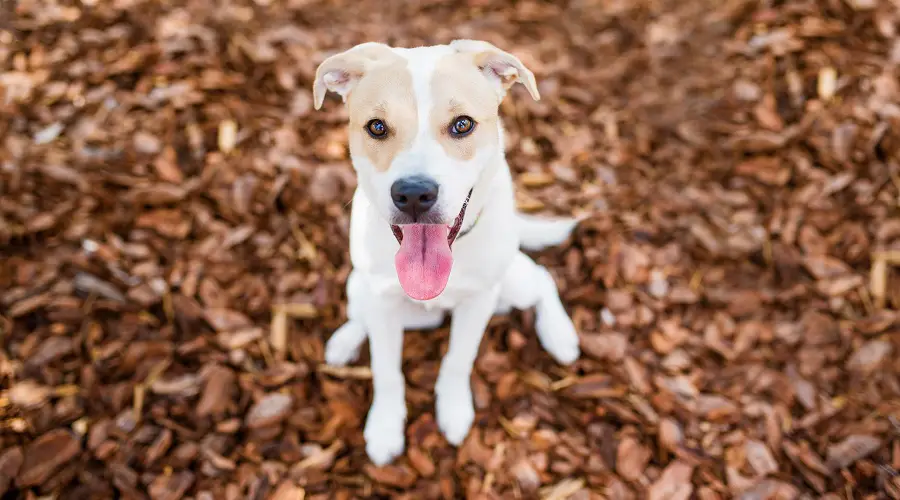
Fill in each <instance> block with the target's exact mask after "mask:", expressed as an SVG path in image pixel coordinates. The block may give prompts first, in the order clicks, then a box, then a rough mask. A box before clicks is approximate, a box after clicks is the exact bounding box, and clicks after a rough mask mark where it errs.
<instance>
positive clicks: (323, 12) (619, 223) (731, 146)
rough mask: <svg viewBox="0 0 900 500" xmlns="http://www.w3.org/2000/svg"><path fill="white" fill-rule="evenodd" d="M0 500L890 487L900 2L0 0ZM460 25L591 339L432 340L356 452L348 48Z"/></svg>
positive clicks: (770, 492) (899, 399)
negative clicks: (441, 378)
mask: <svg viewBox="0 0 900 500" xmlns="http://www.w3.org/2000/svg"><path fill="white" fill-rule="evenodd" d="M0 4H2V6H3V8H4V9H5V11H4V12H6V15H5V16H4V17H3V18H0V20H3V21H4V25H3V28H2V29H3V31H0V41H2V45H0V94H2V96H3V99H2V100H0V112H2V119H0V139H2V140H0V245H2V246H0V252H2V260H0V335H2V345H3V350H2V352H0V384H2V385H0V449H2V452H0V498H2V499H4V500H7V499H19V498H28V499H37V498H48V499H80V498H92V499H104V498H110V499H112V498H149V499H153V500H163V499H165V500H178V499H196V500H212V499H228V500H232V499H243V498H250V499H264V498H274V499H277V500H288V499H300V498H308V499H313V498H315V499H325V498H335V499H350V498H388V497H389V496H394V497H396V498H409V499H421V498H483V499H488V498H498V499H499V498H503V499H507V498H545V499H558V500H559V499H564V498H570V499H593V498H609V499H614V500H615V499H641V498H649V499H653V500H663V499H665V500H680V499H688V498H697V499H701V500H713V499H725V498H742V499H795V498H796V499H800V498H808V499H812V498H824V499H829V500H833V499H855V500H858V499H887V498H893V499H897V498H900V478H898V470H900V420H898V418H900V360H898V354H900V338H898V332H900V314H898V313H897V312H896V308H897V306H900V273H898V272H897V271H896V270H895V268H894V265H895V264H897V263H900V211H898V203H900V162H898V155H897V152H898V147H900V133H898V130H897V126H898V125H900V83H898V79H897V77H898V74H900V72H898V68H897V65H898V63H900V38H898V28H900V23H898V21H900V11H898V8H900V6H898V5H897V3H896V2H891V1H887V0H885V1H877V0H818V1H817V0H806V1H792V2H785V1H751V0H633V1H626V0H611V1H600V0H568V1H564V2H539V1H537V0H523V1H516V2H488V1H486V0H460V1H456V2H453V1H445V0H429V1H426V2H422V1H418V2H413V1H409V2H407V1H399V0H390V1H382V2H374V1H370V0H363V1H356V2H350V1H346V0H331V1H324V0H322V1H317V0H283V1H276V0H256V2H255V3H253V2H251V1H249V0H231V1H228V2H216V3H213V2H208V1H207V0H179V1H161V2H149V1H139V0H116V1H96V0H92V1H87V0H83V1H81V2H74V1H73V2H60V3H56V2H54V1H53V0H46V1H36V0H35V1H31V0H20V1H19V2H18V6H16V5H14V4H13V2H11V1H9V0H7V1H6V2H0ZM458 37H468V38H480V39H484V40H488V41H491V42H493V43H495V44H497V45H498V46H500V47H502V48H504V49H507V50H510V51H512V52H514V53H515V54H517V55H519V56H520V57H521V58H522V60H523V61H524V62H525V64H526V65H528V66H529V67H530V68H531V69H532V70H533V71H534V72H535V74H536V76H537V79H538V81H539V86H540V92H541V95H542V97H543V99H542V100H541V101H540V102H533V101H531V99H530V98H529V97H528V96H527V94H526V93H525V92H524V91H523V90H522V89H521V88H517V89H516V90H515V91H514V92H513V94H512V95H511V96H510V97H509V98H508V99H507V100H506V102H505V103H504V104H503V113H504V120H505V122H506V125H507V127H508V129H509V141H508V150H509V151H508V157H509V161H510V164H511V166H512V168H513V169H514V170H515V172H516V182H517V184H518V188H519V192H518V196H519V200H518V201H519V204H520V206H521V207H522V209H523V210H526V211H529V212H535V213H544V214H584V213H589V214H593V215H592V216H591V218H590V219H589V220H587V221H586V222H585V223H584V224H583V225H582V226H581V227H580V228H579V229H578V230H577V231H576V234H575V235H574V236H573V238H572V239H571V241H569V242H567V243H566V244H565V245H562V246H560V247H558V248H552V249H548V250H546V251H543V252H541V253H539V254H535V258H536V259H537V260H539V261H540V262H541V263H542V264H544V265H546V266H548V267H549V268H550V269H551V270H552V272H553V274H554V276H555V277H556V278H557V280H558V282H559V285H560V288H561V295H562V297H563V299H564V302H565V304H566V306H567V308H569V311H570V312H571V314H572V316H573V318H574V320H575V322H576V325H577V326H578V327H579V329H580V331H581V334H582V344H583V349H584V355H583V357H582V359H581V360H579V361H578V362H577V364H576V365H575V366H574V367H572V368H571V369H562V368H560V367H559V366H558V365H556V364H555V363H554V362H553V361H552V360H551V359H550V358H549V356H548V355H547V354H546V353H545V352H543V351H542V350H541V348H540V347H539V345H538V343H537V340H536V337H535V335H534V333H533V315H532V314H531V313H529V312H514V313H512V314H510V315H508V316H502V317H496V318H495V319H494V320H493V321H492V323H491V326H490V328H489V332H488V334H487V335H486V337H485V341H484V344H483V346H482V352H481V355H480V357H479V359H478V361H477V364H476V370H475V374H474V375H473V385H474V388H475V394H476V404H477V409H478V415H477V419H476V424H475V426H474V429H473V431H472V434H471V435H470V437H469V438H468V440H467V441H466V443H465V444H464V445H463V446H462V447H460V448H459V449H455V448H452V447H450V446H449V445H448V444H447V443H446V442H445V441H444V439H443V438H442V437H441V436H440V434H439V433H438V431H437V428H436V424H435V418H434V414H433V405H434V397H433V393H432V390H433V386H434V382H435V379H436V376H437V370H438V366H439V361H440V357H441V354H442V353H443V352H444V351H445V349H446V341H447V335H448V332H447V329H446V328H444V329H441V330H439V331H436V332H428V333H424V332H410V333H409V334H408V335H407V340H406V352H405V360H406V365H405V372H406V375H407V377H408V386H409V389H408V393H407V395H408V399H409V405H410V419H409V427H408V433H407V437H408V443H409V444H408V451H407V453H406V454H405V455H404V456H403V457H401V458H400V459H398V461H397V462H396V463H395V464H393V465H391V466H388V467H384V468H374V467H372V466H371V465H370V464H369V462H368V460H367V458H366V456H365V451H364V443H363V436H362V425H363V422H364V420H365V417H366V412H367V410H368V407H369V404H370V401H371V388H370V380H369V378H370V375H371V374H370V372H369V370H368V368H367V366H368V357H367V355H364V357H363V359H361V360H360V362H359V363H358V364H357V365H356V366H354V367H351V368H347V369H341V370H337V369H332V368H328V367H326V366H323V346H324V343H325V341H326V340H327V339H328V337H329V335H330V334H331V332H332V331H334V329H335V328H337V327H338V326H339V325H340V324H341V323H342V322H343V319H344V317H345V316H344V315H345V303H344V290H343V283H344V282H345V280H346V277H347V274H348V271H349V259H348V248H347V236H348V217H349V210H348V203H349V201H350V199H351V193H352V190H353V187H354V183H355V180H354V176H353V173H352V169H351V168H350V165H349V160H348V157H347V146H346V139H347V137H346V131H345V126H346V125H345V123H346V111H345V110H344V109H343V108H342V106H341V104H340V101H339V99H337V98H335V97H334V96H330V97H329V99H328V101H327V102H326V106H325V109H324V110H323V111H320V112H315V111H313V110H312V103H311V82H312V77H313V74H314V71H315V68H316V66H317V64H318V63H319V62H321V61H322V59H323V58H324V57H326V56H327V55H329V54H330V53H332V52H333V51H336V50H343V49H346V48H348V47H350V46H352V45H353V44H356V43H359V42H363V41H369V40H380V41H386V42H389V43H391V44H396V45H404V46H410V45H416V44H432V43H439V42H447V41H449V40H452V39H454V38H458Z"/></svg>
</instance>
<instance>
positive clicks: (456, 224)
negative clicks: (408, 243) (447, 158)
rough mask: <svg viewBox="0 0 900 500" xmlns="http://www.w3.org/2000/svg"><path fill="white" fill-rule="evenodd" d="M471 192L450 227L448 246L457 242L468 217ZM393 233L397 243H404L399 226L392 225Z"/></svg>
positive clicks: (470, 191)
mask: <svg viewBox="0 0 900 500" xmlns="http://www.w3.org/2000/svg"><path fill="white" fill-rule="evenodd" d="M473 189H474V188H472V189H470V190H469V194H467V195H466V200H465V201H463V205H462V208H461V209H460V210H459V215H457V216H456V219H454V220H453V225H451V226H449V227H450V233H449V234H448V235H447V244H448V245H450V246H451V247H452V246H453V242H454V241H456V236H457V235H458V234H459V231H460V230H461V229H462V223H463V218H465V216H466V207H468V206H469V199H470V198H471V197H472V190H473ZM391 231H392V232H393V233H394V238H397V243H403V231H402V230H401V229H400V226H399V225H398V224H391Z"/></svg>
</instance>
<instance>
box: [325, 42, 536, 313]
mask: <svg viewBox="0 0 900 500" xmlns="http://www.w3.org/2000/svg"><path fill="white" fill-rule="evenodd" d="M516 82H520V83H522V84H523V85H524V86H525V88H526V89H528V92H529V93H530V94H531V96H532V97H533V98H534V99H535V100H537V99H540V95H539V94H538V90H537V86H536V84H535V80H534V75H533V74H532V73H531V71H529V70H528V68H526V67H525V66H524V65H523V64H522V62H521V61H520V60H519V59H518V58H516V57H515V56H513V55H512V54H509V53H507V52H504V51H502V50H500V49H498V48H497V47H495V46H494V45H492V44H490V43H487V42H482V41H475V40H456V41H454V42H451V43H450V44H448V45H436V46H431V47H417V48H396V47H390V46H388V45H385V44H381V43H375V42H369V43H363V44H360V45H357V46H355V47H353V48H351V49H349V50H347V51H345V52H341V53H339V54H335V55H333V56H331V57H329V58H327V59H326V60H325V61H323V62H322V64H321V65H320V66H319V68H318V69H317V71H316V77H315V82H314V84H313V100H314V104H315V107H316V109H319V108H321V106H322V103H323V101H324V99H325V94H326V93H327V92H328V91H332V92H335V93H337V94H339V95H340V96H341V97H342V99H343V101H344V102H345V103H346V105H347V107H348V110H349V117H350V123H349V126H350V133H349V140H350V154H351V156H352V159H353V166H354V168H355V170H356V172H357V175H358V178H359V185H360V187H361V189H363V191H364V192H365V194H366V196H367V198H368V199H369V200H370V201H371V202H372V203H373V205H374V207H375V209H376V210H377V211H378V213H379V214H381V216H382V217H383V218H384V221H385V224H386V225H389V227H390V228H391V229H392V230H393V232H394V235H395V237H396V238H397V241H398V242H399V243H400V250H399V251H398V252H397V257H396V266H397V272H398V276H399V278H400V282H401V284H402V285H403V288H404V290H406V293H407V294H408V295H409V296H410V297H412V298H414V299H419V300H427V299H431V298H434V297H436V296H437V295H439V294H440V293H441V291H443V289H444V287H445V286H446V283H447V279H448V278H449V274H450V268H451V266H452V254H451V246H452V245H453V241H454V240H455V238H456V236H457V234H458V233H459V230H460V229H461V227H462V226H463V219H464V216H465V212H466V205H467V204H468V200H469V197H470V196H471V195H472V192H473V190H477V189H478V185H479V184H481V183H483V181H485V180H486V179H489V177H490V174H492V173H493V171H494V170H495V169H496V167H497V165H499V164H500V161H499V160H500V157H501V155H502V154H503V139H502V128H501V121H500V117H499V105H500V102H501V101H502V100H503V98H504V96H505V95H506V93H507V91H508V90H509V88H510V87H511V86H512V85H513V84H515V83H516Z"/></svg>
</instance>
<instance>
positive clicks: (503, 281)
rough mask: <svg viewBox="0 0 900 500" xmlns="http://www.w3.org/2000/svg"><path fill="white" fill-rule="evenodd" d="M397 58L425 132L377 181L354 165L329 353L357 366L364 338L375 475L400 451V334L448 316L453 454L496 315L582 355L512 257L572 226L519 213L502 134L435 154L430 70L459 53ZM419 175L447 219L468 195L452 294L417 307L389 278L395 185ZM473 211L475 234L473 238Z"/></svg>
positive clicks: (412, 53)
mask: <svg viewBox="0 0 900 500" xmlns="http://www.w3.org/2000/svg"><path fill="white" fill-rule="evenodd" d="M393 50H394V52H395V53H398V54H400V55H402V56H403V57H406V58H408V59H409V62H410V64H409V67H410V68H411V69H412V76H413V82H414V90H415V95H416V100H417V105H418V110H419V114H420V116H419V124H420V130H419V131H418V133H417V135H416V138H415V140H414V142H413V144H412V146H411V147H410V148H409V149H408V150H407V151H403V152H402V153H401V154H399V155H398V156H397V157H396V159H395V161H394V163H393V164H392V165H391V168H390V169H388V170H387V171H386V172H377V171H376V169H374V168H373V166H372V165H370V164H369V162H368V161H367V160H366V159H365V158H364V157H362V155H354V156H353V164H354V168H355V169H356V171H357V173H358V175H359V178H360V183H359V186H358V188H357V190H356V192H355V194H354V197H353V205H352V209H351V227H350V258H351V261H352V264H353V270H352V272H351V274H350V276H349V278H348V280H347V300H348V307H347V316H348V319H347V322H346V323H345V324H344V325H343V326H342V327H341V328H339V329H338V330H337V331H336V332H335V333H334V334H333V336H332V337H331V339H329V341H328V343H327V346H326V352H325V360H326V362H327V363H329V364H331V365H344V364H347V363H350V362H353V361H355V360H356V359H357V356H358V354H359V350H360V347H361V345H362V344H363V342H364V341H365V339H366V338H367V337H368V339H369V348H370V352H371V364H372V377H373V386H374V398H373V402H372V406H371V409H370V411H369V415H368V417H367V421H366V426H365V432H364V435H365V439H366V451H367V453H368V455H369V457H370V459H371V460H372V462H373V463H375V464H376V465H384V464H387V463H389V462H391V461H392V460H393V459H394V458H396V457H397V456H398V455H399V454H401V453H402V452H403V450H404V447H405V431H404V429H405V424H406V401H405V382H404V378H403V373H402V370H401V364H402V359H401V355H402V347H403V332H404V330H408V329H428V328H435V327H437V326H440V325H441V323H442V322H443V320H444V316H445V314H446V313H447V312H451V313H452V324H451V327H450V345H449V349H448V351H447V355H446V356H445V357H444V359H443V360H442V364H441V368H440V373H439V375H438V380H437V383H436V385H435V393H436V407H437V408H436V409H437V421H438V424H439V427H440V429H441V431H442V432H443V434H444V436H445V437H446V438H447V440H448V441H449V442H450V443H452V444H454V445H458V444H460V443H462V442H463V440H464V439H465V438H466V436H467V435H468V433H469V430H470V428H471V425H472V422H473V420H474V417H475V410H474V407H473V403H472V392H471V382H470V376H471V373H472V366H473V363H474V361H475V358H476V356H477V354H478V349H479V345H480V343H481V338H482V336H483V334H484V330H485V328H486V327H487V324H488V321H489V320H490V318H491V316H493V315H494V314H496V313H498V312H499V313H503V312H506V311H508V310H509V309H510V308H517V309H527V308H531V307H535V309H536V330H537V334H538V338H539V340H540V343H541V345H542V346H543V347H544V348H545V349H546V350H547V351H548V352H549V353H550V354H551V355H552V356H553V357H554V358H555V359H556V360H557V361H558V362H560V363H563V364H569V363H572V362H574V361H575V360H576V359H577V358H578V356H579V354H580V351H579V346H578V344H579V339H578V334H577V333H576V331H575V327H574V325H573V324H572V321H571V319H569V317H568V315H567V314H566V311H565V309H564V308H563V305H562V303H561V302H560V299H559V294H558V292H557V288H556V284H555V283H554V281H553V278H552V277H551V275H550V273H549V272H548V271H547V270H546V269H545V268H543V267H542V266H539V265H537V264H536V263H535V262H534V261H533V260H532V259H531V258H530V257H528V256H527V255H525V254H524V253H522V252H521V251H520V250H519V248H520V247H525V248H529V249H538V248H542V247H544V246H549V245H554V244H557V243H560V242H562V241H564V240H565V239H566V238H567V237H568V236H569V234H570V232H571V231H572V229H573V228H574V226H575V224H577V222H578V221H577V220H574V219H563V220H557V221H549V220H544V219H539V218H535V217H527V216H524V215H522V214H519V213H517V211H516V209H515V202H514V196H513V182H512V179H511V176H510V170H509V166H508V165H507V163H506V160H505V158H504V156H503V150H504V149H503V134H502V128H501V130H499V132H500V134H499V137H500V140H499V141H498V143H497V144H492V145H491V146H490V147H488V148H485V150H484V151H481V150H480V151H478V152H477V153H476V155H475V158H474V159H473V160H470V161H468V162H461V161H459V160H456V159H453V158H450V157H448V156H447V154H446V153H445V152H444V150H443V149H442V148H441V146H440V144H439V143H438V142H437V139H436V138H435V137H434V136H433V134H434V131H433V130H431V129H430V127H429V124H430V123H431V120H430V119H429V116H428V113H430V112H431V108H432V106H431V96H430V84H429V82H430V77H431V72H432V71H433V69H434V66H435V62H436V60H437V59H438V58H439V57H441V56H442V55H444V54H447V53H449V52H452V51H453V50H457V49H454V48H453V47H452V46H446V45H442V46H435V47H419V48H414V49H400V48H394V49H393ZM327 83H328V82H326V84H327ZM342 90H343V88H342ZM498 127H499V125H498ZM414 173H415V174H427V175H429V176H431V177H433V178H434V179H436V180H437V181H438V183H439V184H440V193H441V194H440V197H439V202H438V203H439V204H441V205H440V206H441V209H442V211H443V212H445V213H446V214H449V217H450V218H451V220H452V217H455V216H456V213H457V212H458V211H459V209H460V207H461V206H462V203H463V201H464V199H465V196H466V194H467V193H468V191H469V189H470V188H472V186H474V191H473V194H472V198H471V200H470V203H469V207H468V210H467V212H466V218H465V221H464V223H463V228H464V230H465V229H468V228H471V231H470V232H469V233H468V234H466V235H465V236H463V237H461V238H459V239H458V240H456V242H455V243H454V245H453V258H454V264H453V268H452V271H451V274H450V278H449V281H448V283H447V287H446V288H445V289H444V292H443V293H442V294H441V295H439V296H438V297H436V298H434V299H432V300H429V301H414V300H412V299H410V298H409V297H408V296H407V295H406V294H405V293H404V292H403V290H402V289H401V287H400V282H399V279H398V277H397V271H396V269H395V267H394V254H395V253H396V252H397V250H398V248H399V245H398V243H397V241H396V239H395V238H394V236H393V234H392V233H391V230H390V225H389V223H388V222H387V221H388V218H389V217H390V215H391V210H392V203H391V200H390V195H389V191H390V186H391V184H392V183H393V182H394V180H396V179H397V178H398V177H400V176H404V175H410V174H414ZM479 212H481V216H480V219H479V220H478V224H477V225H475V226H474V227H472V224H473V223H474V221H475V218H476V216H477V215H478V214H479Z"/></svg>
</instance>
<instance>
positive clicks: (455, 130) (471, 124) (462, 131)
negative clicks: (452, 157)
mask: <svg viewBox="0 0 900 500" xmlns="http://www.w3.org/2000/svg"><path fill="white" fill-rule="evenodd" d="M474 129H475V120H473V119H472V118H470V117H468V116H459V117H457V118H456V119H455V120H453V124H452V125H450V134H452V135H453V136H455V137H465V136H467V135H469V134H470V133H472V130H474Z"/></svg>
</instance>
